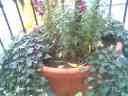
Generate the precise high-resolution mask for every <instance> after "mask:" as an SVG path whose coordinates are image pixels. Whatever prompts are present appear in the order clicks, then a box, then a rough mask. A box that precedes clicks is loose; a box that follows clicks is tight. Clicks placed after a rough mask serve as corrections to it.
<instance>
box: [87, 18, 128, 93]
mask: <svg viewBox="0 0 128 96" xmlns="http://www.w3.org/2000/svg"><path fill="white" fill-rule="evenodd" d="M110 25H111V27H110V30H111V32H113V33H114V34H115V35H116V37H119V38H122V39H123V41H124V47H125V48H124V54H122V55H120V56H118V55H117V54H116V52H115V46H114V45H112V46H111V47H110V46H109V47H107V48H103V49H98V50H97V52H96V54H95V56H90V57H89V58H88V62H89V63H91V64H95V65H96V67H95V68H96V74H97V76H100V79H95V80H92V81H91V83H90V84H92V82H93V85H95V87H94V88H93V89H92V90H90V91H88V95H85V96H127V95H128V82H127V81H128V58H127V50H128V47H127V46H128V43H127V42H128V32H127V31H126V30H125V29H124V28H123V24H122V23H120V22H118V21H114V20H113V21H111V23H110ZM93 78H95V77H93ZM98 81H100V83H98ZM93 85H92V86H93Z"/></svg>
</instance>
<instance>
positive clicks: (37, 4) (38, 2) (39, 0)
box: [32, 0, 45, 16]
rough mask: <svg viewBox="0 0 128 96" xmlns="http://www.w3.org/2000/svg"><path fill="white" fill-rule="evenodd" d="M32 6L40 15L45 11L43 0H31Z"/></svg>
mask: <svg viewBox="0 0 128 96" xmlns="http://www.w3.org/2000/svg"><path fill="white" fill-rule="evenodd" d="M32 3H33V6H34V8H35V10H36V12H37V13H38V14H39V15H40V16H43V15H44V13H45V11H44V6H43V4H44V2H43V0H32Z"/></svg>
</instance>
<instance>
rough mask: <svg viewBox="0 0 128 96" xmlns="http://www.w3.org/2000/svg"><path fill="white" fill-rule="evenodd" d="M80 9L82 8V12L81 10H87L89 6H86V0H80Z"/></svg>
mask: <svg viewBox="0 0 128 96" xmlns="http://www.w3.org/2000/svg"><path fill="white" fill-rule="evenodd" d="M79 9H80V12H81V13H83V12H85V11H86V9H87V6H86V2H85V1H83V0H81V1H80V6H79Z"/></svg>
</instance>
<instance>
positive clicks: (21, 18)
mask: <svg viewBox="0 0 128 96" xmlns="http://www.w3.org/2000/svg"><path fill="white" fill-rule="evenodd" d="M12 1H14V3H15V8H16V10H17V13H18V17H19V21H20V24H21V26H22V29H23V32H25V33H26V32H27V30H26V28H25V25H24V21H23V17H22V15H21V10H20V8H19V4H18V1H17V0H12ZM112 3H113V0H110V2H109V6H108V7H109V10H108V11H109V12H108V15H109V16H111V13H112V12H111V10H112V6H114V5H113V4H112ZM116 5H117V6H118V5H119V4H116ZM124 6H125V10H124V15H123V18H122V19H123V23H124V24H125V22H126V16H127V9H128V0H126V3H125V4H124ZM31 7H32V12H33V18H34V21H35V24H36V25H38V20H37V15H36V11H35V9H34V6H33V3H32V0H31ZM0 9H1V10H0V11H2V14H3V16H4V19H5V22H6V25H7V27H8V30H9V33H10V37H11V38H14V35H13V32H12V28H11V26H10V22H9V20H8V15H7V14H6V12H5V9H4V5H3V2H2V1H1V0H0ZM0 45H1V47H2V49H3V51H4V52H5V51H6V49H5V47H4V44H3V42H2V40H1V38H0Z"/></svg>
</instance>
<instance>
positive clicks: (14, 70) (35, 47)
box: [0, 32, 50, 96]
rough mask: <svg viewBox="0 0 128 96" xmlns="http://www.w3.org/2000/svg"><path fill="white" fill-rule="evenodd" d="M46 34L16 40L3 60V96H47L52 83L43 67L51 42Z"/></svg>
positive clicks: (0, 86) (0, 72)
mask: <svg viewBox="0 0 128 96" xmlns="http://www.w3.org/2000/svg"><path fill="white" fill-rule="evenodd" d="M43 37H44V33H43V32H41V33H40V32H35V33H32V34H29V35H25V36H24V37H22V38H21V39H20V40H15V41H14V44H13V45H12V47H11V48H10V49H9V50H8V51H7V52H6V54H5V56H3V58H2V61H1V65H0V66H1V69H0V96H47V91H48V88H49V87H48V82H47V80H46V79H45V77H43V76H42V75H41V74H40V72H39V68H42V67H43V59H44V58H46V57H47V56H48V51H49V44H50V43H48V42H49V40H48V39H46V38H44V39H43Z"/></svg>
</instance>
